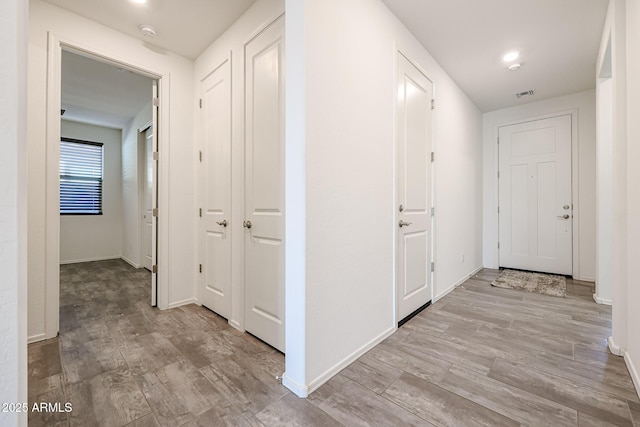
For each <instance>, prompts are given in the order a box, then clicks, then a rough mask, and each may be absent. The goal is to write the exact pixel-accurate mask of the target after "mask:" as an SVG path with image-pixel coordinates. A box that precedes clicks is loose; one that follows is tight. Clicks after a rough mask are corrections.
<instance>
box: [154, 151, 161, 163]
mask: <svg viewBox="0 0 640 427" xmlns="http://www.w3.org/2000/svg"><path fill="white" fill-rule="evenodd" d="M159 157H160V153H158V152H157V151H154V152H153V160H155V161H158V158H159Z"/></svg>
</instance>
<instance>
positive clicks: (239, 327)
mask: <svg viewBox="0 0 640 427" xmlns="http://www.w3.org/2000/svg"><path fill="white" fill-rule="evenodd" d="M229 326H231V327H232V328H235V329H237V330H239V331H240V332H244V328H243V327H242V325H240V322H238V321H237V320H229ZM283 381H284V380H283Z"/></svg>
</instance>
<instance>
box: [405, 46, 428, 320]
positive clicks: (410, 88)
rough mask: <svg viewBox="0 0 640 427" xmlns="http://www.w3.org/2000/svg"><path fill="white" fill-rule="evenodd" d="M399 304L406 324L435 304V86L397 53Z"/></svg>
mask: <svg viewBox="0 0 640 427" xmlns="http://www.w3.org/2000/svg"><path fill="white" fill-rule="evenodd" d="M398 79H399V80H398V102H397V113H396V114H397V116H396V120H397V122H396V132H397V136H396V137H397V157H398V175H397V185H398V192H397V195H398V200H397V208H398V215H397V220H398V224H397V225H396V227H397V239H398V240H397V255H396V262H397V276H398V277H397V301H398V316H397V319H398V320H402V319H404V318H405V317H407V316H408V315H410V314H411V313H413V312H414V311H416V310H417V309H419V308H420V307H423V306H424V305H425V304H426V303H428V302H429V301H431V274H430V260H431V253H430V252H431V251H430V249H431V231H430V228H431V206H432V203H431V154H430V153H431V100H432V99H433V85H432V83H431V82H430V81H429V79H428V78H427V77H426V76H425V75H424V74H423V73H422V72H421V71H420V70H419V69H418V68H416V67H415V66H414V65H413V64H412V63H411V62H410V61H408V60H407V58H405V57H404V56H403V55H402V54H400V53H398Z"/></svg>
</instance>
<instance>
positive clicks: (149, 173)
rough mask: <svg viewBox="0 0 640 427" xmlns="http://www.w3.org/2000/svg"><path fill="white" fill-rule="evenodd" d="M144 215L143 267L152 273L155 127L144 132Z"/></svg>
mask: <svg viewBox="0 0 640 427" xmlns="http://www.w3.org/2000/svg"><path fill="white" fill-rule="evenodd" d="M143 173H144V178H143V187H144V189H143V192H144V213H143V214H142V216H143V218H142V220H143V228H142V230H143V232H142V248H143V252H142V254H143V255H142V266H143V267H144V268H146V269H147V270H149V271H151V267H152V266H153V255H152V246H151V241H152V240H153V237H152V234H153V231H152V230H153V126H150V127H148V128H147V130H145V131H144V165H143Z"/></svg>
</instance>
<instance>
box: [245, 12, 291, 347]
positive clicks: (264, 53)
mask: <svg viewBox="0 0 640 427" xmlns="http://www.w3.org/2000/svg"><path fill="white" fill-rule="evenodd" d="M245 73H246V74H245V79H246V80H245V87H246V104H245V109H246V112H245V114H246V131H245V138H246V146H245V156H246V157H245V161H246V165H245V167H246V169H245V174H246V181H245V182H246V183H245V185H246V190H245V191H246V193H245V209H246V212H245V218H246V220H245V329H246V330H247V331H248V332H250V333H252V334H254V335H255V336H257V337H258V338H260V339H262V340H263V341H265V342H267V343H269V344H270V345H272V346H273V347H275V348H277V349H278V350H280V351H283V352H284V348H285V337H284V320H285V319H284V313H285V310H284V300H285V299H284V18H282V17H281V18H279V19H278V20H277V21H275V22H274V23H273V24H271V25H270V26H269V27H268V28H267V29H265V30H264V31H263V32H262V33H260V34H259V35H258V36H256V37H255V38H254V39H253V40H251V41H250V42H249V43H248V44H247V45H246V47H245Z"/></svg>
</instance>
